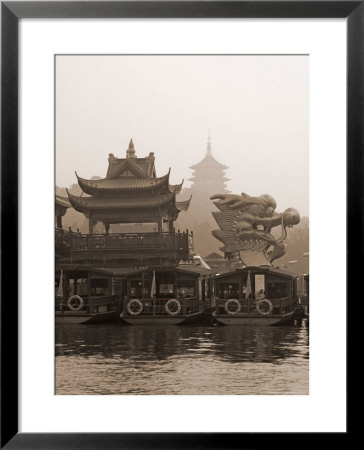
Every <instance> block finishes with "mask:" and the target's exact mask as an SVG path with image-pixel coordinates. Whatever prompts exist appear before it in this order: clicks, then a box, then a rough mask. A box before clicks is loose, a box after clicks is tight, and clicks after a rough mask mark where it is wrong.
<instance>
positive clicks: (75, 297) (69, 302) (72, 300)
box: [67, 295, 83, 311]
mask: <svg viewBox="0 0 364 450" xmlns="http://www.w3.org/2000/svg"><path fill="white" fill-rule="evenodd" d="M75 300H77V304H76V305H75ZM67 306H68V307H69V309H70V310H71V311H79V310H80V309H81V308H82V306H83V298H82V297H80V296H79V295H71V297H70V298H69V299H68V300H67Z"/></svg>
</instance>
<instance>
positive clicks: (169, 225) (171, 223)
mask: <svg viewBox="0 0 364 450" xmlns="http://www.w3.org/2000/svg"><path fill="white" fill-rule="evenodd" d="M168 231H169V232H170V233H172V232H173V220H168Z"/></svg>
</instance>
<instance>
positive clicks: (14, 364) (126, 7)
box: [1, 0, 364, 449]
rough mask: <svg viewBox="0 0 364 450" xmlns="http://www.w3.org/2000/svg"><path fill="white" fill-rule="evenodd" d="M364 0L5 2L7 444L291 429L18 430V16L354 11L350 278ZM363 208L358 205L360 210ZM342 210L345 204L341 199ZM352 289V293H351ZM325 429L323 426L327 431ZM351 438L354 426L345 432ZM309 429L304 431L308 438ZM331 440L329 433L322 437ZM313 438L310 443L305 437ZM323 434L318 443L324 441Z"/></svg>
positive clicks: (217, 436)
mask: <svg viewBox="0 0 364 450" xmlns="http://www.w3.org/2000/svg"><path fill="white" fill-rule="evenodd" d="M363 3H364V2H363V1H331V0H328V1H315V0H313V1H312V0H311V1H310V0H306V1H259V0H258V1H188V2H184V1H175V2H174V1H167V2H166V1H134V2H133V1H121V2H120V1H111V2H108V1H90V2H89V1H87V2H82V1H81V2H80V1H79V2H77V1H69V2H62V1H54V2H53V1H52V2H47V1H38V2H33V1H26V2H22V1H4V2H1V65H2V73H1V248H2V251H1V448H9V449H33V448H34V449H35V448H37V449H41V448H44V449H45V448H46V449H65V448H79V449H81V448H82V449H86V448H87V449H96V448H100V449H102V448H110V449H116V448H125V449H136V448H138V449H139V448H152V449H155V448H158V449H162V448H167V447H168V448H175V449H182V448H196V449H202V448H214V449H226V448H257V447H262V445H264V446H265V447H267V448H270V445H271V444H268V442H270V443H272V442H273V441H276V440H277V441H278V439H279V445H280V446H281V447H286V446H288V445H289V446H290V447H292V445H293V446H295V443H296V442H297V436H296V435H295V436H292V433H283V434H282V433H276V434H271V433H168V432H167V431H168V430H166V433H137V434H133V433H54V434H52V433H51V434H50V433H19V432H18V400H19V398H18V332H19V330H18V323H17V317H18V304H17V298H18V291H17V286H18V250H19V248H18V54H19V41H18V23H19V20H20V19H22V18H44V19H47V18H347V55H348V57H347V75H348V83H347V180H348V184H347V255H348V257H347V285H348V286H349V287H350V286H355V285H356V282H357V280H361V278H362V268H363V264H362V263H359V264H358V262H357V260H356V258H354V256H353V255H355V254H357V253H358V251H359V253H360V255H359V256H361V253H362V249H363V241H362V234H363V233H362V230H363V182H362V173H363V168H364V167H363V152H362V149H363V147H364V145H363V144H364V142H363V141H364V139H363V136H364V133H363V132H364V127H363V119H364V5H363ZM358 208H359V211H358ZM340 210H342V205H341V206H340ZM349 294H350V289H348V292H347V298H348V297H349ZM320 434H321V433H320ZM338 434H339V435H340V436H336V437H335V439H336V442H338V441H337V439H338V438H342V437H344V438H347V437H348V432H346V433H338ZM310 436H311V434H310V433H305V434H303V435H302V436H300V437H299V444H300V445H302V444H304V443H305V442H306V440H307V439H309V438H310ZM323 438H324V439H325V440H326V439H327V436H323ZM306 443H307V442H306ZM318 443H319V440H318V436H317V435H316V437H315V444H318Z"/></svg>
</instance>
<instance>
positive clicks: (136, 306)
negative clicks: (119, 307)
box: [126, 298, 143, 316]
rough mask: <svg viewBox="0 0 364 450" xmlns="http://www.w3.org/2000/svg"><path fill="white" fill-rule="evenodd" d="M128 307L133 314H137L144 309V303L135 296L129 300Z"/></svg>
mask: <svg viewBox="0 0 364 450" xmlns="http://www.w3.org/2000/svg"><path fill="white" fill-rule="evenodd" d="M126 309H127V310H128V313H129V314H130V315H131V316H137V315H138V314H140V313H141V312H142V311H143V303H142V302H141V301H140V300H139V299H138V298H133V299H131V300H129V301H128V304H127V305H126Z"/></svg>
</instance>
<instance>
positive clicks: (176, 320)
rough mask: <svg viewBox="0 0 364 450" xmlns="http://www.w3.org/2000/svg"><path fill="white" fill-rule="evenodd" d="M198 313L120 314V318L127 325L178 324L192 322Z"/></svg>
mask: <svg viewBox="0 0 364 450" xmlns="http://www.w3.org/2000/svg"><path fill="white" fill-rule="evenodd" d="M200 315H201V312H198V313H195V314H189V315H187V316H169V315H160V316H152V315H138V316H129V315H123V314H121V315H120V318H121V320H122V321H123V322H126V323H128V324H129V325H179V324H182V323H189V322H192V321H194V320H195V319H196V318H197V317H198V316H200Z"/></svg>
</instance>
